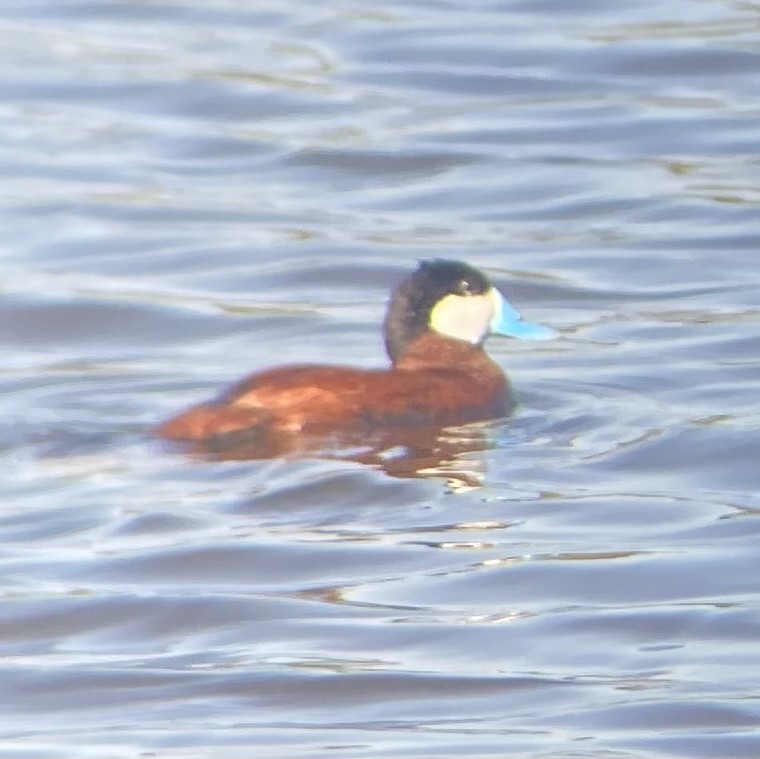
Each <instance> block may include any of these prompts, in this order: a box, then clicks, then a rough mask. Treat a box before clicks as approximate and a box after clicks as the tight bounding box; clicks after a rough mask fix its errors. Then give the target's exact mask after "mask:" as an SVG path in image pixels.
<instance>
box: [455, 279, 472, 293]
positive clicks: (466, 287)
mask: <svg viewBox="0 0 760 759" xmlns="http://www.w3.org/2000/svg"><path fill="white" fill-rule="evenodd" d="M457 294H458V295H472V290H471V289H470V283H469V282H468V281H467V280H466V279H463V280H461V281H460V282H459V284H458V285H457Z"/></svg>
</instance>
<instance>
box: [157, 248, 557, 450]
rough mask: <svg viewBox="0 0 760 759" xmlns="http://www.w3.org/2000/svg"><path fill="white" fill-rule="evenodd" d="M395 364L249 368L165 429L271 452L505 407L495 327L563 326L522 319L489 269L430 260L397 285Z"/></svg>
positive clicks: (534, 332) (224, 446)
mask: <svg viewBox="0 0 760 759" xmlns="http://www.w3.org/2000/svg"><path fill="white" fill-rule="evenodd" d="M383 328H384V336H385V347H386V349H387V351H388V355H389V357H390V361H391V366H390V367H389V368H387V369H356V368H352V367H347V366H329V365H316V364H311V365H293V366H283V367H277V368H274V369H267V370H265V371H262V372H259V373H257V374H253V375H251V376H250V377H247V378H246V379H244V380H242V381H240V382H238V383H236V384H234V385H232V386H231V387H230V388H228V389H227V390H225V391H223V392H222V394H221V395H220V396H219V397H217V398H216V399H215V400H212V401H210V402H208V403H203V404H201V405H199V406H195V407H193V408H190V409H188V410H187V411H184V412H182V413H180V414H179V415H177V416H175V417H173V418H171V419H169V420H168V421H166V422H164V423H163V424H162V425H161V426H160V427H159V428H158V434H159V436H161V437H163V438H166V439H169V440H177V441H185V442H187V443H191V444H192V446H193V448H194V449H195V450H198V451H205V452H213V453H221V452H230V453H232V454H233V457H236V456H235V455H234V454H235V451H236V449H238V450H241V451H242V450H244V451H245V452H246V455H245V457H246V458H248V457H251V458H254V457H269V456H275V455H280V454H282V453H287V452H288V451H292V450H294V449H298V448H302V447H303V446H302V441H303V439H304V438H333V437H335V436H336V435H338V436H340V435H341V434H342V433H345V434H346V435H350V436H352V439H353V440H356V439H357V437H360V436H361V435H364V434H367V435H371V434H372V433H373V432H377V431H381V430H388V429H399V428H409V427H417V426H420V427H423V426H424V427H435V426H437V427H443V426H450V425H458V424H464V423H467V422H474V421H478V420H487V419H492V418H496V417H499V416H503V415H504V414H506V413H507V412H508V411H509V408H510V405H511V398H510V387H509V381H508V380H507V377H506V375H505V374H504V372H502V370H501V368H500V367H499V365H498V364H497V363H496V362H495V361H493V360H492V359H491V358H489V356H488V355H487V354H486V352H485V350H484V349H483V342H484V341H485V339H486V337H488V335H491V334H498V335H510V336H513V337H519V338H523V339H532V340H543V339H548V338H551V337H554V336H555V335H556V334H557V333H556V332H555V330H553V329H550V328H548V327H542V326H541V325H538V324H532V323H530V322H527V321H525V320H523V318H522V317H521V315H520V314H519V313H518V312H517V311H516V310H515V309H514V308H513V307H512V306H511V305H510V304H509V302H508V301H507V299H506V298H505V297H504V296H503V295H502V294H501V293H500V292H499V291H498V290H497V289H496V288H494V287H493V285H492V284H491V282H490V281H489V279H488V278H487V277H486V275H485V274H483V273H482V272H480V271H478V270H477V269H475V268H473V267H472V266H469V265H467V264H465V263H460V262H458V261H444V260H440V259H436V260H432V261H424V262H422V263H420V265H419V267H418V268H417V270H416V271H415V272H414V273H412V274H411V275H410V276H409V277H408V278H407V279H405V280H404V281H403V282H401V284H399V285H398V287H397V288H396V290H395V291H394V292H393V294H392V296H391V298H390V302H389V305H388V311H387V315H386V317H385V322H384V325H383Z"/></svg>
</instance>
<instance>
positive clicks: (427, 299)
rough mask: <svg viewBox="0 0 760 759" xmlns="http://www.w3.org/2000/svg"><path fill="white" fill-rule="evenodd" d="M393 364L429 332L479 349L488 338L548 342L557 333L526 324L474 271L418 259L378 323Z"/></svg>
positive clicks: (455, 264) (453, 263)
mask: <svg viewBox="0 0 760 759" xmlns="http://www.w3.org/2000/svg"><path fill="white" fill-rule="evenodd" d="M383 328H384V333H385V347H386V349H387V351H388V355H389V356H390V358H391V361H393V362H394V363H395V362H396V360H397V359H398V358H400V357H401V354H402V353H403V352H404V349H405V348H406V346H407V345H409V344H410V343H411V342H412V341H413V340H415V339H416V338H417V337H419V336H420V335H422V334H423V333H424V332H426V331H428V330H432V331H433V332H436V333H438V334H439V335H442V336H443V337H449V338H452V339H455V340H463V341H465V342H468V343H472V344H473V345H481V344H482V343H483V341H484V340H485V339H486V337H488V335H509V336H511V337H519V338H522V339H524V340H548V339H550V338H552V337H555V336H556V335H557V334H558V333H557V332H556V331H555V330H553V329H551V328H550V327H543V326H541V325H540V324H533V323H531V322H527V321H525V320H524V319H523V318H522V316H521V315H520V313H519V312H518V311H517V310H516V309H515V308H514V307H513V306H512V305H511V304H510V303H509V301H508V300H507V299H506V298H505V297H504V296H503V295H502V294H501V293H500V292H499V291H498V290H497V289H496V288H495V287H494V286H493V285H492V284H491V282H490V280H489V279H488V277H486V275H485V274H483V272H481V271H478V269H475V268H473V267H472V266H469V265H468V264H465V263H461V262H460V261H444V260H441V259H434V260H432V261H422V262H421V263H420V265H419V267H418V268H417V270H416V271H415V272H414V273H412V274H411V275H410V276H409V277H407V278H406V279H405V280H404V281H403V282H401V284H399V286H398V287H397V288H396V290H395V291H394V292H393V295H392V296H391V300H390V303H389V304H388V313H387V315H386V317H385V323H384V325H383Z"/></svg>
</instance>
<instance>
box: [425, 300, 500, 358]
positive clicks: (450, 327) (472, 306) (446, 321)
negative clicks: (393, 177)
mask: <svg viewBox="0 0 760 759" xmlns="http://www.w3.org/2000/svg"><path fill="white" fill-rule="evenodd" d="M493 317H494V302H493V298H492V297H490V296H489V295H488V294H484V295H447V296H446V297H445V298H443V299H442V300H441V301H439V302H438V303H436V305H435V306H434V307H433V310H432V311H431V313H430V326H431V327H432V328H433V329H434V330H435V331H436V332H438V333H439V334H440V335H445V336H446V337H454V338H456V339H457V340H466V341H467V342H468V343H473V344H475V345H477V344H479V343H481V342H483V340H484V339H485V337H486V335H487V334H488V332H489V327H490V324H491V320H492V319H493Z"/></svg>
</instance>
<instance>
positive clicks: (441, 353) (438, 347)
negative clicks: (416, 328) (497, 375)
mask: <svg viewBox="0 0 760 759" xmlns="http://www.w3.org/2000/svg"><path fill="white" fill-rule="evenodd" d="M484 362H486V363H488V364H493V361H492V360H491V359H490V358H489V356H488V354H486V352H485V351H484V350H483V347H482V346H481V345H473V344H472V343H468V342H466V341H465V340H456V339H455V338H451V337H443V336H442V335H439V334H437V333H436V332H430V331H428V332H425V333H423V334H422V335H420V336H419V337H418V338H416V339H415V340H413V341H412V342H410V343H409V344H408V345H406V346H405V347H404V349H403V350H402V351H401V353H400V354H399V355H398V356H396V357H395V359H394V360H393V367H394V368H395V369H430V368H434V367H439V368H448V369H451V368H455V369H456V368H461V369H463V370H465V371H466V370H467V369H468V368H469V367H473V369H475V368H477V367H478V366H482V365H483V363H484Z"/></svg>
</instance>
